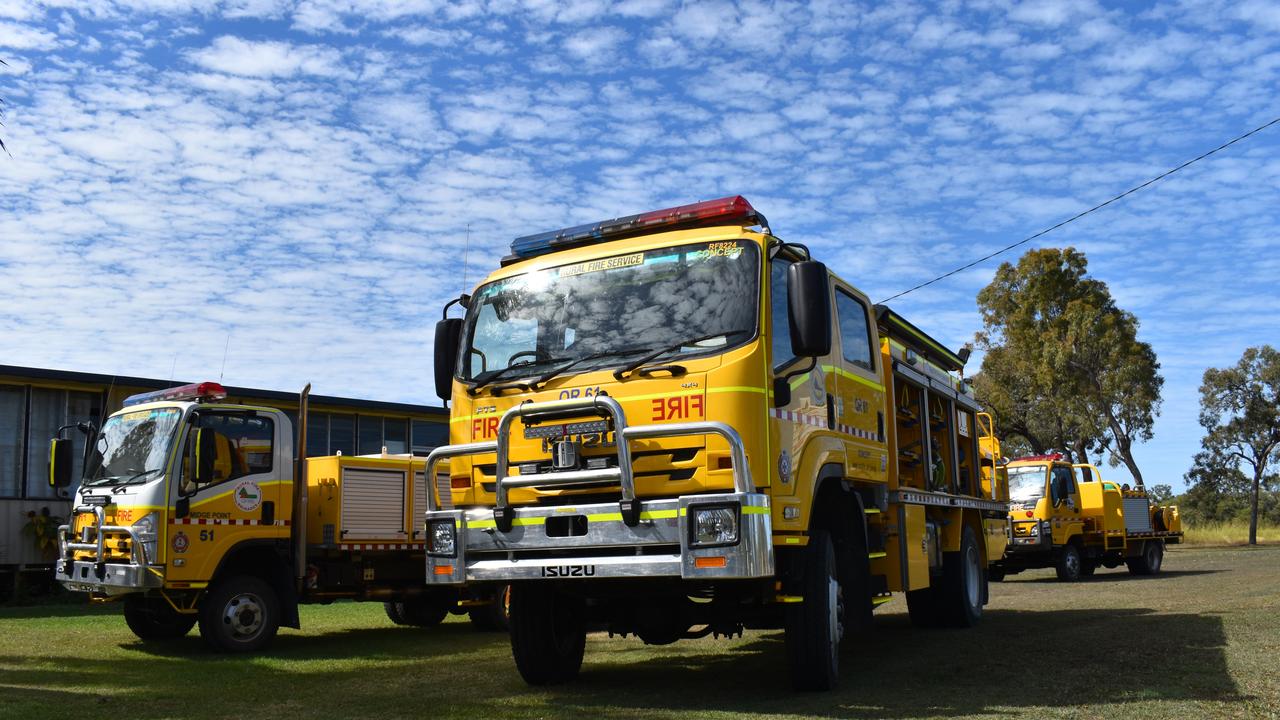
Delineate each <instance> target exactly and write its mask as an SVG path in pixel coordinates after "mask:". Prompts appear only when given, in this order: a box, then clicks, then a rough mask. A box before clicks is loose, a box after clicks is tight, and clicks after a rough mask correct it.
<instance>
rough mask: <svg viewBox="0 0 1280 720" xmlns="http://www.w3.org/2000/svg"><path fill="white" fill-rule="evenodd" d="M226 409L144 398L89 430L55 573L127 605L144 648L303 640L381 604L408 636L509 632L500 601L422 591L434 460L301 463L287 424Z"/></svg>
mask: <svg viewBox="0 0 1280 720" xmlns="http://www.w3.org/2000/svg"><path fill="white" fill-rule="evenodd" d="M306 395H307V394H306V391H304V393H303V395H302V398H301V399H302V402H301V403H300V406H301V412H300V414H299V416H300V417H303V418H305V417H306ZM225 397H226V391H225V390H224V389H223V388H222V387H221V386H220V385H218V384H217V383H200V384H196V385H185V386H182V387H176V388H172V389H168V390H161V391H157V392H152V393H145V394H142V395H135V396H133V397H131V398H129V399H128V400H126V401H125V407H123V408H122V409H121V410H120V411H119V412H117V413H115V414H113V415H111V416H110V417H108V418H107V419H106V421H105V422H104V423H103V425H102V428H101V429H97V428H92V427H88V426H86V427H83V428H81V429H82V431H84V432H86V433H87V434H88V435H89V438H88V440H89V442H88V443H86V445H87V448H86V458H85V462H84V467H85V471H84V476H83V478H82V480H81V483H80V487H79V489H78V490H77V491H76V495H75V500H74V505H75V509H74V513H73V515H72V518H71V520H70V522H69V524H67V525H64V526H62V527H61V528H60V530H59V541H60V547H59V557H58V560H57V562H56V565H55V574H56V577H57V579H58V580H60V581H61V582H62V583H63V584H64V585H65V586H66V587H68V588H70V589H72V590H76V591H82V592H87V593H90V595H91V597H92V598H93V599H94V600H96V601H122V604H123V606H124V617H125V621H126V622H127V623H128V626H129V628H130V629H131V630H132V631H133V632H134V633H135V634H136V635H137V636H138V637H139V638H142V639H143V640H161V639H168V638H174V637H179V636H182V635H185V634H186V633H187V632H188V631H189V630H190V629H191V628H192V627H193V626H194V625H195V624H196V623H197V622H199V625H200V634H201V636H202V637H203V638H204V639H205V641H206V642H207V643H208V644H209V645H210V646H212V647H213V648H215V649H217V650H223V651H231V652H236V651H249V650H255V649H259V648H261V647H263V646H264V645H266V644H267V643H268V642H270V641H271V639H272V638H273V637H274V636H275V634H276V630H277V629H278V628H279V627H280V626H281V625H284V626H286V627H294V628H296V627H298V625H299V620H298V605H299V604H300V603H308V602H331V601H333V600H337V599H356V600H379V601H383V602H384V603H385V604H386V611H387V614H388V616H389V617H390V618H391V619H392V620H393V621H395V622H396V623H398V624H403V625H416V626H427V625H434V624H437V623H439V622H440V621H441V620H443V619H444V617H445V615H446V614H447V613H449V612H450V611H455V612H466V611H471V612H472V613H473V619H474V620H475V621H476V622H477V623H479V624H481V625H489V626H496V625H500V624H502V623H503V621H504V620H505V618H504V617H498V613H500V612H502V611H503V608H501V607H499V605H498V604H496V603H492V602H487V601H486V600H477V599H472V598H461V597H460V596H459V593H458V591H457V590H456V589H453V588H428V587H425V586H424V584H423V582H422V562H423V538H422V536H421V530H420V529H419V530H417V531H415V530H414V523H412V522H411V521H410V518H412V517H415V516H420V515H421V513H422V512H424V511H425V509H426V499H425V498H426V494H427V493H426V484H425V482H424V477H425V475H424V465H425V459H423V458H417V459H415V458H412V457H411V456H380V457H379V456H372V457H370V456H358V457H341V456H336V457H325V458H310V459H307V460H305V461H303V462H299V461H298V460H296V459H295V457H294V444H295V440H294V439H295V437H297V436H296V435H295V434H294V431H293V427H292V423H291V422H290V420H289V417H288V416H286V415H285V414H284V412H283V411H281V410H277V409H274V408H268V407H252V406H246V405H233V404H227V403H223V402H220V401H221V400H223V399H224V398H225ZM304 422H305V421H304ZM69 429H70V428H63V431H67V430H69ZM299 434H300V435H301V436H303V437H305V436H306V429H305V427H302V428H300V433H299ZM71 448H72V446H71V441H70V440H68V439H55V440H54V441H53V442H52V444H51V448H50V483H51V484H52V485H54V486H55V487H66V486H67V485H69V484H70V481H71V476H70V475H71V466H72V458H71V452H72V449H71Z"/></svg>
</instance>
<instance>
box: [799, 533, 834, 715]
mask: <svg viewBox="0 0 1280 720" xmlns="http://www.w3.org/2000/svg"><path fill="white" fill-rule="evenodd" d="M803 563H804V566H803V572H804V579H803V580H802V581H801V587H802V588H803V592H804V602H801V603H797V604H795V605H791V606H788V608H787V617H786V645H787V656H788V659H789V660H790V666H791V684H792V685H793V686H795V689H797V690H830V689H831V688H833V687H835V685H836V681H837V680H838V678H839V675H840V639H841V637H842V636H843V634H844V612H845V608H844V596H843V593H842V592H841V587H840V579H839V574H838V572H837V570H836V553H835V546H834V545H832V543H831V536H830V535H828V534H827V532H826V531H824V530H816V531H814V532H813V533H812V534H811V535H810V536H809V544H808V546H806V547H805V549H804V559H803Z"/></svg>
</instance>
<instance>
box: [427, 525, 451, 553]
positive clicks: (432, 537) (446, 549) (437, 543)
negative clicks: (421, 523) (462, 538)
mask: <svg viewBox="0 0 1280 720" xmlns="http://www.w3.org/2000/svg"><path fill="white" fill-rule="evenodd" d="M427 553H428V554H430V555H437V556H440V557H454V556H456V555H457V554H458V541H457V529H456V526H455V525H454V523H453V520H432V521H431V522H430V524H428V525H427Z"/></svg>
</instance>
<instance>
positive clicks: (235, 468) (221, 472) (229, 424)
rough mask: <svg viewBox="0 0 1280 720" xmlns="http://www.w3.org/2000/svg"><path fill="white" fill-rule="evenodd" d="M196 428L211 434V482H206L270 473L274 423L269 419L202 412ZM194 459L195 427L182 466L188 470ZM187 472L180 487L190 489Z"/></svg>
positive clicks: (216, 482)
mask: <svg viewBox="0 0 1280 720" xmlns="http://www.w3.org/2000/svg"><path fill="white" fill-rule="evenodd" d="M197 427H200V428H203V429H205V430H206V431H212V432H213V433H214V436H213V438H214V442H213V444H214V450H215V454H214V460H213V481H212V482H210V483H208V485H216V484H218V483H224V482H227V481H228V480H235V479H236V478H241V477H244V476H245V475H254V474H257V473H265V472H271V467H272V460H273V458H274V457H275V423H274V422H273V421H272V420H271V419H270V418H265V417H257V416H253V415H246V414H243V413H212V412H210V413H202V414H201V415H200V421H199V424H198V425H197ZM194 458H195V429H194V428H192V429H191V431H190V432H189V434H188V437H187V457H186V458H185V461H184V463H183V465H184V468H186V469H187V470H190V468H191V467H193V463H194ZM190 477H191V473H190V472H185V471H184V474H183V490H184V491H185V492H193V491H194V490H198V489H199V488H196V487H194V486H193V485H192V484H191V483H190V480H189V478H190Z"/></svg>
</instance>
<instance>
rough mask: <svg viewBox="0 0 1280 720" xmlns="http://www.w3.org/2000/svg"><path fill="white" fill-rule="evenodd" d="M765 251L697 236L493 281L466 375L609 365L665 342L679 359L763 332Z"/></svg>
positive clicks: (472, 323) (471, 328)
mask: <svg viewBox="0 0 1280 720" xmlns="http://www.w3.org/2000/svg"><path fill="white" fill-rule="evenodd" d="M759 254H760V253H759V249H758V248H757V247H756V245H755V244H754V243H751V242H749V241H745V240H730V241H722V242H704V243H694V244H689V245H679V246H676V247H669V248H661V249H658V250H648V251H645V252H636V253H630V254H626V255H615V256H612V257H607V258H600V259H597V260H589V261H586V262H581V263H575V264H572V265H562V266H560V267H556V268H548V269H546V270H539V271H537V272H531V273H526V274H524V275H517V276H515V277H510V278H505V279H502V280H498V281H495V282H492V283H489V284H488V285H485V286H483V287H481V288H480V289H479V290H477V291H476V293H475V295H474V297H473V299H472V301H471V308H470V310H469V311H468V315H467V329H466V337H467V338H468V340H467V342H466V343H465V344H464V348H463V351H462V352H463V355H462V358H461V362H460V363H459V367H460V376H461V377H462V379H463V380H476V379H478V378H479V379H480V381H481V382H484V381H485V379H486V378H495V377H497V376H498V374H499V372H500V374H501V377H503V378H506V379H510V378H513V377H517V376H519V375H521V374H534V373H540V372H545V371H546V370H547V369H548V368H551V367H554V366H557V365H562V364H564V363H573V369H574V370H575V371H583V370H591V369H600V368H603V367H607V366H610V365H618V364H621V363H624V362H627V361H634V360H636V359H637V357H640V356H642V355H644V354H646V353H653V352H656V351H658V350H661V349H663V348H671V350H670V351H669V352H666V353H663V354H662V358H661V359H671V360H674V359H675V358H683V357H691V356H698V355H706V354H711V353H718V352H724V351H725V350H727V349H729V347H730V346H732V345H738V344H741V343H742V342H745V341H746V340H748V339H750V338H751V337H754V336H755V328H756V324H757V306H758V305H759V304H760V289H759V275H760V271H759V267H760V261H759ZM575 361H577V362H575ZM526 370H527V373H526Z"/></svg>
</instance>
